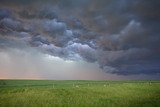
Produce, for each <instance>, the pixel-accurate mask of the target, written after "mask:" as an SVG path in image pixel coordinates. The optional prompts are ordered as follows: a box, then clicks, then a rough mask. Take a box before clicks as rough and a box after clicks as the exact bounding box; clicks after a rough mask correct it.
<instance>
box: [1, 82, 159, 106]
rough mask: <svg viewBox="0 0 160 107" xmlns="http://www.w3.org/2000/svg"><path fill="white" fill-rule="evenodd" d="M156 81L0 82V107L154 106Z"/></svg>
mask: <svg viewBox="0 0 160 107" xmlns="http://www.w3.org/2000/svg"><path fill="white" fill-rule="evenodd" d="M158 106H160V81H91V80H0V107H158Z"/></svg>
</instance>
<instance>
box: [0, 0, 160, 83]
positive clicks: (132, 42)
mask: <svg viewBox="0 0 160 107" xmlns="http://www.w3.org/2000/svg"><path fill="white" fill-rule="evenodd" d="M0 79H85V80H86V79H89V80H90V79H98V80H101V79H102V80H104V79H107V80H125V79H127V80H128V79H138V80H141V79H142V80H143V79H155V80H156V79H160V1H159V0H1V1H0Z"/></svg>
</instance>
